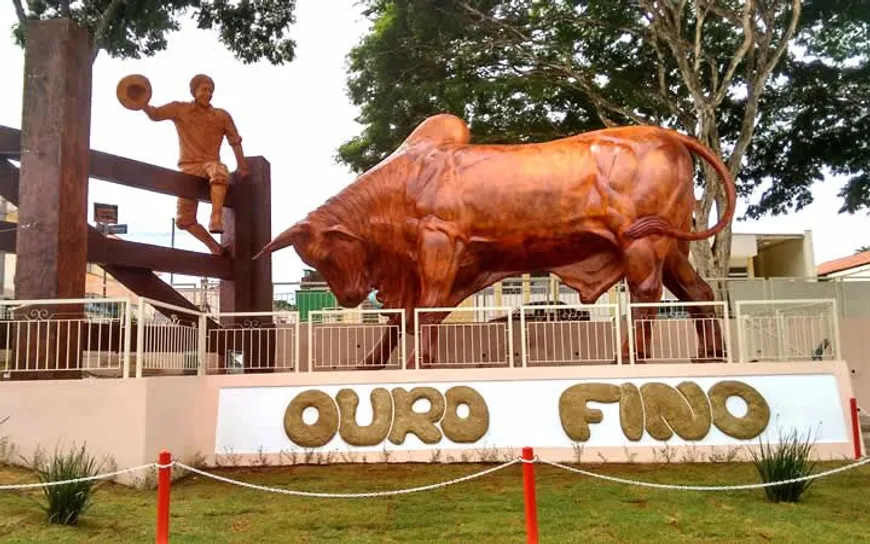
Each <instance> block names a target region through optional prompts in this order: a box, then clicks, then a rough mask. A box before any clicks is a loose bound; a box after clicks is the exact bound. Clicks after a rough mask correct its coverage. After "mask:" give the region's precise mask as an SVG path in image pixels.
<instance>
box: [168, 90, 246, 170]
mask: <svg viewBox="0 0 870 544" xmlns="http://www.w3.org/2000/svg"><path fill="white" fill-rule="evenodd" d="M154 110H155V111H154V115H153V116H152V117H153V119H154V120H155V121H163V120H167V119H168V120H171V121H172V122H173V123H175V129H176V131H177V132H178V146H179V157H178V166H179V168H183V167H185V166H190V165H194V164H202V163H206V162H218V161H220V151H221V143H222V142H223V139H224V136H226V138H227V142H228V143H229V144H230V145H238V144H240V143H241V142H242V137H241V136H239V132H238V131H237V130H236V125H235V123H233V118H232V117H231V116H230V114H229V113H227V112H226V111H225V110H222V109H220V108H214V107H209V108H203V107H200V106H197V105H196V103H194V102H170V103H169V104H166V105H164V106H160V107H158V108H154Z"/></svg>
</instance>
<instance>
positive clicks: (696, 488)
mask: <svg viewBox="0 0 870 544" xmlns="http://www.w3.org/2000/svg"><path fill="white" fill-rule="evenodd" d="M536 463H541V464H544V465H549V466H552V467H555V468H558V469H561V470H565V471H568V472H573V473H575V474H580V475H583V476H588V477H590V478H596V479H599V480H606V481H609V482H615V483H620V484H627V485H634V486H638V487H649V488H653V489H669V490H679V491H742V490H749V489H763V488H765V487H774V486H780V485H789V484H794V483H798V482H804V481H808V480H815V479H818V478H824V477H826V476H831V475H833V474H838V473H840V472H845V471H847V470H851V469H853V468H858V467H860V466H863V465H865V464H867V463H870V457H863V458H861V459H859V460H857V461H855V462H853V463H850V464H848V465H844V466H841V467H837V468H833V469H830V470H825V471H822V472H817V473H814V474H810V475H807V476H802V477H800V478H791V479H788V480H782V481H777V482H761V483H756V484H738V485H718V486H717V485H680V484H658V483H654V482H645V481H642V480H631V479H628V478H619V477H617V476H608V475H606V474H598V473H595V472H591V471H588V470H583V469H581V468H576V467H570V466H567V465H563V464H561V463H557V462H555V461H545V460H541V459H539V458H538V456H537V455H536V456H535V458H534V459H523V458H522V457H517V458H516V459H514V460H512V461H508V462H506V463H503V464H501V465H497V466H495V467H491V468H488V469H485V470H482V471H480V472H475V473H473V474H468V475H466V476H462V477H460V478H455V479H453V480H447V481H445V482H439V483H435V484H429V485H424V486H419V487H411V488H407V489H396V490H390V491H370V492H363V493H324V492H316V491H298V490H293V489H284V488H278V487H269V486H263V485H257V484H251V483H247V482H242V481H240V480H234V479H232V478H227V477H225V476H218V475H217V474H212V473H210V472H205V471H204V470H200V469H197V468H194V467H191V466H189V465H185V464H184V463H181V462H179V461H172V462H171V463H168V464H165V465H161V464H160V463H150V464H147V465H141V466H138V467H132V468H125V469H122V470H116V471H114V472H108V473H106V474H97V475H94V476H87V477H83V478H75V479H72V480H61V481H55V482H41V483H32V484H6V485H0V491H12V490H18V489H36V488H41V487H51V486H58V485H67V484H75V483H80V482H87V481H93V480H104V479H107V478H112V477H115V476H119V475H121V474H127V473H130V472H137V471H140V470H146V469H149V468H156V469H165V468H172V467H173V466H177V467H179V468H182V469H184V470H186V471H189V472H192V473H194V474H199V475H200V476H204V477H206V478H211V479H213V480H217V481H219V482H224V483H228V484H232V485H237V486H240V487H246V488H248V489H254V490H257V491H265V492H268V493H278V494H282V495H293V496H297V497H316V498H328V499H359V498H372V497H389V496H395V495H407V494H409V493H418V492H420V491H430V490H433V489H438V488H442V487H447V486H450V485H454V484H458V483H462V482H467V481H470V480H474V479H476V478H480V477H482V476H486V475H488V474H492V473H494V472H498V471H499V470H503V469H505V468H507V467H509V466H512V465H516V464H536Z"/></svg>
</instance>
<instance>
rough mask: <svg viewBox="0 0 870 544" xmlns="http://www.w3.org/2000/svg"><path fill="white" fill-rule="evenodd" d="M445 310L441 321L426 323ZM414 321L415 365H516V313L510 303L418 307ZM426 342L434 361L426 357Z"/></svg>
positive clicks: (420, 366) (473, 366)
mask: <svg viewBox="0 0 870 544" xmlns="http://www.w3.org/2000/svg"><path fill="white" fill-rule="evenodd" d="M445 313H446V314H448V315H447V317H446V318H445V319H444V320H443V321H441V322H440V323H423V321H426V320H427V316H428V318H431V317H432V314H445ZM414 323H415V327H416V329H417V330H416V334H414V360H415V363H416V365H415V368H423V367H427V368H468V367H471V368H483V367H511V366H514V350H513V344H514V342H513V323H514V316H513V314H512V312H511V308H510V307H508V306H491V307H489V308H477V307H464V306H460V307H456V308H416V309H415V310H414ZM424 342H428V343H429V344H430V346H431V351H430V356H431V359H430V361H422V357H421V346H422V345H423V343H424Z"/></svg>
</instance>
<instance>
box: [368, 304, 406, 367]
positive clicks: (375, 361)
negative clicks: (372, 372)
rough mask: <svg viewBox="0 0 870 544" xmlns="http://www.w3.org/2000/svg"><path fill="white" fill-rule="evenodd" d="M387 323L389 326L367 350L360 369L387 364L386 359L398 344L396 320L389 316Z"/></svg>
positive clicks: (387, 359)
mask: <svg viewBox="0 0 870 544" xmlns="http://www.w3.org/2000/svg"><path fill="white" fill-rule="evenodd" d="M394 321H395V322H394ZM388 324H389V328H388V329H387V330H386V331H385V332H384V334H383V335H382V336H381V338H380V340H378V342H377V343H376V344H375V346H374V347H373V348H372V349H371V350H370V351H369V352H368V354H367V355H366V358H365V359H363V362H362V365H361V368H362V369H373V368H384V367H386V366H387V361H389V360H390V356H391V355H392V354H393V351H395V349H396V346H398V345H399V328H398V327H397V325H398V321H397V320H394V319H393V318H392V316H391V317H390V320H389V322H388Z"/></svg>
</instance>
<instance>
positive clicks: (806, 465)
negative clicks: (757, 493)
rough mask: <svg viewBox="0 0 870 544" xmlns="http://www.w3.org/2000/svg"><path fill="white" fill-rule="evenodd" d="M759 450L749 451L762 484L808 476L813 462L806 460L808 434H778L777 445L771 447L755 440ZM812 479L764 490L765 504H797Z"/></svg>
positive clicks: (808, 443)
mask: <svg viewBox="0 0 870 544" xmlns="http://www.w3.org/2000/svg"><path fill="white" fill-rule="evenodd" d="M759 446H760V447H759V451H758V452H755V451H752V459H753V462H754V463H755V468H756V470H757V471H758V475H759V476H760V477H761V481H762V482H781V481H784V480H790V479H792V478H801V477H804V476H809V475H810V474H811V473H812V471H813V468H814V467H815V465H816V463H815V462H814V461H811V460H810V453H811V452H812V447H813V443H812V442H810V435H809V433H807V436H806V437H805V438H804V437H800V436H798V433H797V431H795V430H792V431H791V433H789V434H788V436H785V437H784V436H783V435H782V432H780V436H779V444H776V445H774V446H771V445H770V444H769V443H768V444H766V445H765V444H764V443H763V442H761V440H760V439H759ZM812 483H813V480H804V481H801V482H794V483H790V484H784V485H774V486H770V487H765V488H764V494H765V496H766V498H767V500H768V502H798V501H799V500H800V497H801V495H803V494H804V492H806V490H807V489H809V488H810V485H812Z"/></svg>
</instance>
